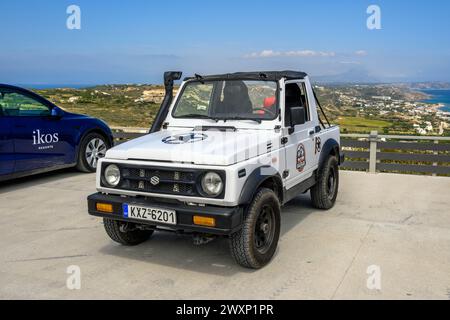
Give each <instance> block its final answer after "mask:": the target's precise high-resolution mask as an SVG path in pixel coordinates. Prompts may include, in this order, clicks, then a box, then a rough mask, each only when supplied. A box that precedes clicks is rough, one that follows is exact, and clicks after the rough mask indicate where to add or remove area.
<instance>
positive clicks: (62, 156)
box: [0, 84, 113, 181]
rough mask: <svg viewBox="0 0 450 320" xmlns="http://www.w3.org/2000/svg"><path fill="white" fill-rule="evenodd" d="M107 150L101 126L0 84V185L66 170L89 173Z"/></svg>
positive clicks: (107, 135) (107, 132) (108, 135)
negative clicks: (1, 182)
mask: <svg viewBox="0 0 450 320" xmlns="http://www.w3.org/2000/svg"><path fill="white" fill-rule="evenodd" d="M112 145H113V136H112V132H111V129H110V128H109V127H108V126H107V125H106V123H104V122H103V121H101V120H99V119H95V118H91V117H88V116H85V115H79V114H73V113H69V112H66V111H64V110H62V109H61V108H59V107H57V106H56V105H54V104H53V103H51V102H50V101H48V100H46V99H44V98H43V97H41V96H39V95H37V94H36V93H33V92H31V91H28V90H25V89H22V88H18V87H15V86H10V85H3V84H0V181H2V180H7V179H13V178H18V177H22V176H27V175H32V174H37V173H42V172H46V171H52V170H57V169H62V168H67V167H77V168H78V170H80V171H82V172H94V171H95V170H96V167H97V161H98V159H99V158H101V157H103V156H104V155H105V153H106V150H107V149H108V148H109V147H111V146H112Z"/></svg>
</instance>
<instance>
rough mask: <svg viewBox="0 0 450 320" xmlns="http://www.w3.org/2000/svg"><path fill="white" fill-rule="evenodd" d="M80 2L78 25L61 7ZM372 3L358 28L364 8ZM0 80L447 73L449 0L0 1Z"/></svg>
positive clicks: (445, 76)
mask: <svg viewBox="0 0 450 320" xmlns="http://www.w3.org/2000/svg"><path fill="white" fill-rule="evenodd" d="M71 4H75V5H78V6H79V7H80V8H81V30H69V29H67V28H66V20H67V18H68V14H67V13H66V9H67V7H68V6H69V5H71ZM371 4H376V5H378V6H379V7H380V9H381V24H382V29H381V30H369V29H368V28H367V26H366V20H367V18H368V17H369V15H368V14H367V13H366V10H367V7H368V6H369V5H371ZM0 10H1V12H2V14H1V18H0V39H1V46H0V48H1V50H0V82H3V83H15V84H100V83H159V82H161V77H162V72H163V71H165V70H169V69H179V70H182V71H184V72H185V74H192V73H193V72H197V73H216V72H233V71H245V70H261V69H287V68H289V69H297V70H303V71H306V72H308V73H309V74H311V75H312V76H313V77H315V78H316V79H319V80H327V79H328V80H342V81H366V80H367V81H450V41H449V40H450V19H448V12H450V1H447V0H431V1H425V0H416V1H412V0H410V1H406V0H395V1H393V0H389V1H379V0H372V1H366V0H341V1H332V0H329V1H326V0H315V1H300V0H289V1H272V0H270V1H264V0H260V1H254V0H248V1H242V0H241V1H235V0H227V1H211V0H210V1H203V0H189V1H188V0H185V1H178V0H171V1H148V0H147V1H145V0H132V1H118V0H108V1H106V0H103V1H101V0H72V1H66V0H58V1H50V0H46V1H32V0H28V1H26V0H16V1H7V2H6V1H4V2H2V4H1V6H0Z"/></svg>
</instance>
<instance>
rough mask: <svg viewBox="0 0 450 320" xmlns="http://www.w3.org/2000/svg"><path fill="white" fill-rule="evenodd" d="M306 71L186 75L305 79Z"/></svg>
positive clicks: (201, 78)
mask: <svg viewBox="0 0 450 320" xmlns="http://www.w3.org/2000/svg"><path fill="white" fill-rule="evenodd" d="M306 76H307V74H306V73H304V72H300V71H291V70H286V71H255V72H235V73H225V74H215V75H196V76H195V77H186V78H184V80H185V81H187V80H194V79H197V80H205V81H206V80H268V81H278V80H280V79H282V78H285V79H286V80H297V79H304V78H305V77H306Z"/></svg>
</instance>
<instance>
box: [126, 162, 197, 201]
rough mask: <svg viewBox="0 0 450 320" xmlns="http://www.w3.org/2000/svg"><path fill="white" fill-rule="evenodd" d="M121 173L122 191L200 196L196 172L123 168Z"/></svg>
mask: <svg viewBox="0 0 450 320" xmlns="http://www.w3.org/2000/svg"><path fill="white" fill-rule="evenodd" d="M120 171H121V173H122V179H121V182H120V184H119V186H118V188H120V189H125V190H131V191H140V192H151V193H167V194H179V195H184V196H196V195H198V192H197V188H196V181H197V176H198V174H196V172H195V171H184V170H183V171H181V170H180V171H177V170H173V169H161V168H138V167H130V166H121V167H120Z"/></svg>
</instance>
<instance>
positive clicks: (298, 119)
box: [290, 107, 306, 128]
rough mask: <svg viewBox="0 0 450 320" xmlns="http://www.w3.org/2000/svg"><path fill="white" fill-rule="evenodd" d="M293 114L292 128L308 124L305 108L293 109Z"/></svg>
mask: <svg viewBox="0 0 450 320" xmlns="http://www.w3.org/2000/svg"><path fill="white" fill-rule="evenodd" d="M290 112H291V127H292V128H293V127H294V126H296V125H298V124H304V123H305V122H306V114H305V107H292V108H291V109H290Z"/></svg>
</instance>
